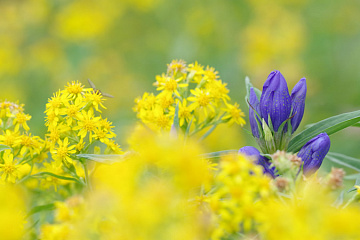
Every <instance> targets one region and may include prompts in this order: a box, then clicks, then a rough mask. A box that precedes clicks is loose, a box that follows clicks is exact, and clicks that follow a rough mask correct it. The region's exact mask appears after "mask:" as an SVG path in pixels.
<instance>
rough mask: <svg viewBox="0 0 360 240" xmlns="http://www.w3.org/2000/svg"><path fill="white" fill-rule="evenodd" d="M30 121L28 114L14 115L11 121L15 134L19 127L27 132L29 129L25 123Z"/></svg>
mask: <svg viewBox="0 0 360 240" xmlns="http://www.w3.org/2000/svg"><path fill="white" fill-rule="evenodd" d="M30 119H31V116H30V115H29V114H25V113H22V112H19V113H17V114H16V115H15V119H14V121H13V124H14V125H15V132H17V131H18V130H19V128H20V126H22V127H23V128H24V130H25V131H29V130H30V128H29V126H28V125H27V124H26V121H28V120H30Z"/></svg>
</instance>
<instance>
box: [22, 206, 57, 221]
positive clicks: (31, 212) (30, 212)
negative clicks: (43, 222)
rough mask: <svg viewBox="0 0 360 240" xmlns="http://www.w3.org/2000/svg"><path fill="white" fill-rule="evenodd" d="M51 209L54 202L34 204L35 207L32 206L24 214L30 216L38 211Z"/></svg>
mask: <svg viewBox="0 0 360 240" xmlns="http://www.w3.org/2000/svg"><path fill="white" fill-rule="evenodd" d="M53 210H55V204H54V203H50V204H45V205H40V206H36V207H33V208H32V209H31V210H30V211H29V213H28V214H27V215H26V218H28V217H30V216H31V215H33V214H35V213H39V212H43V211H53Z"/></svg>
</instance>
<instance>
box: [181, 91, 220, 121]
mask: <svg viewBox="0 0 360 240" xmlns="http://www.w3.org/2000/svg"><path fill="white" fill-rule="evenodd" d="M190 92H191V94H192V95H193V96H191V97H188V98H187V100H188V101H190V102H192V103H191V104H190V106H189V107H191V108H194V109H195V108H201V109H202V110H203V111H204V112H205V115H208V109H210V110H211V111H212V112H215V108H214V106H212V104H211V100H212V97H211V95H210V93H209V92H206V91H204V90H200V89H199V88H196V89H195V90H193V89H191V90H190Z"/></svg>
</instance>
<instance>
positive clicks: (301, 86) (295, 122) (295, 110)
mask: <svg viewBox="0 0 360 240" xmlns="http://www.w3.org/2000/svg"><path fill="white" fill-rule="evenodd" d="M306 90H307V88H306V79H305V78H302V79H300V81H299V82H298V83H297V84H296V85H295V87H294V88H293V90H292V91H291V108H292V115H293V117H292V118H291V126H292V133H294V132H295V131H296V129H297V128H298V127H299V124H300V122H301V120H302V118H303V116H304V110H305V98H306Z"/></svg>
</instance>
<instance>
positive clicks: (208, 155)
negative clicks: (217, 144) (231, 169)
mask: <svg viewBox="0 0 360 240" xmlns="http://www.w3.org/2000/svg"><path fill="white" fill-rule="evenodd" d="M238 151H239V150H224V151H218V152H212V153H204V154H201V157H203V158H217V157H221V156H224V155H228V154H235V153H237V152H238Z"/></svg>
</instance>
